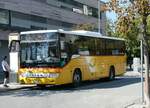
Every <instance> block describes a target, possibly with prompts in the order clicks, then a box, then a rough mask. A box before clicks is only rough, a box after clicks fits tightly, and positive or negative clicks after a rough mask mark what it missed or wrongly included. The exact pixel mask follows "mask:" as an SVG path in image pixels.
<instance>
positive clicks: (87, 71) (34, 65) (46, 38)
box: [9, 30, 126, 86]
mask: <svg viewBox="0 0 150 108" xmlns="http://www.w3.org/2000/svg"><path fill="white" fill-rule="evenodd" d="M10 37H13V38H10V42H9V43H10V65H11V68H12V69H14V70H16V72H17V76H18V80H19V82H20V83H21V84H37V85H49V84H50V85H51V84H52V85H61V84H68V83H72V84H73V85H74V86H78V85H79V84H80V83H81V82H82V81H85V80H97V79H100V78H108V79H109V80H113V79H114V78H115V76H117V75H123V73H124V72H125V69H126V55H125V40H124V39H121V38H115V37H108V36H102V35H101V34H100V33H96V32H89V31H64V30H38V31H26V32H21V33H20V34H18V35H16V34H15V35H14V34H11V35H10ZM14 37H15V38H14Z"/></svg>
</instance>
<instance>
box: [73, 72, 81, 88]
mask: <svg viewBox="0 0 150 108" xmlns="http://www.w3.org/2000/svg"><path fill="white" fill-rule="evenodd" d="M72 80H73V81H72V84H73V87H78V86H80V84H81V72H80V70H75V72H74V74H73V79H72Z"/></svg>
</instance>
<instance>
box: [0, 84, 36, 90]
mask: <svg viewBox="0 0 150 108" xmlns="http://www.w3.org/2000/svg"><path fill="white" fill-rule="evenodd" d="M8 86H9V87H4V86H3V84H0V92H7V91H11V90H19V89H25V88H30V87H35V86H36V85H21V84H19V83H9V84H8Z"/></svg>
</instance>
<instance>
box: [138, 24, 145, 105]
mask: <svg viewBox="0 0 150 108" xmlns="http://www.w3.org/2000/svg"><path fill="white" fill-rule="evenodd" d="M139 28H140V30H141V32H140V35H139V36H140V37H139V38H140V50H141V95H142V100H141V101H142V103H144V80H143V31H144V29H143V25H142V24H141V25H140V26H139Z"/></svg>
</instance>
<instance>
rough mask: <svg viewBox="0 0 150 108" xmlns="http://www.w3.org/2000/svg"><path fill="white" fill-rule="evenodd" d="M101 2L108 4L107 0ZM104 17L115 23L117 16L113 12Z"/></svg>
mask: <svg viewBox="0 0 150 108" xmlns="http://www.w3.org/2000/svg"><path fill="white" fill-rule="evenodd" d="M101 1H103V2H108V1H109V0H101ZM106 16H107V18H108V19H110V20H112V21H113V22H115V21H116V20H117V15H116V14H115V13H114V12H106Z"/></svg>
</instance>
